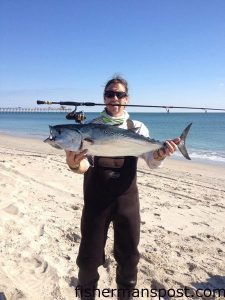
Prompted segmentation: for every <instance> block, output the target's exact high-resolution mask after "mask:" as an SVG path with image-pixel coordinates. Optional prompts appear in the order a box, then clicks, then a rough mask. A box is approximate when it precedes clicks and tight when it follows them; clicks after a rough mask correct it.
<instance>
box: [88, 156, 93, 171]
mask: <svg viewBox="0 0 225 300" xmlns="http://www.w3.org/2000/svg"><path fill="white" fill-rule="evenodd" d="M87 160H88V162H89V164H90V167H92V168H93V167H94V157H93V156H91V155H87Z"/></svg>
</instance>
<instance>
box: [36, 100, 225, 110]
mask: <svg viewBox="0 0 225 300" xmlns="http://www.w3.org/2000/svg"><path fill="white" fill-rule="evenodd" d="M37 104H47V105H51V104H58V105H68V106H105V104H104V103H95V102H74V101H59V102H55V101H43V100H37ZM110 105H112V106H128V107H149V108H165V109H166V110H169V109H173V108H177V109H198V110H199V109H200V110H205V111H207V110H216V111H225V108H212V107H193V106H171V105H168V106H166V105H142V104H110Z"/></svg>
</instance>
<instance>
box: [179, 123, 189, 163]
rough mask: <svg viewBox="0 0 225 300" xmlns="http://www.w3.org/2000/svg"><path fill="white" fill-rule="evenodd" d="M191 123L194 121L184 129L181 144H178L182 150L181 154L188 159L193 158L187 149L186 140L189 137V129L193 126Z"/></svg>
mask: <svg viewBox="0 0 225 300" xmlns="http://www.w3.org/2000/svg"><path fill="white" fill-rule="evenodd" d="M191 125H192V123H190V124H189V125H188V126H187V127H186V128H185V129H184V131H183V132H182V134H181V136H180V139H181V141H180V143H179V145H177V147H178V149H179V150H180V152H181V154H182V155H183V156H184V157H185V158H186V159H189V160H191V158H190V156H189V154H188V152H187V149H186V147H185V142H186V137H187V135H188V132H189V130H190V128H191Z"/></svg>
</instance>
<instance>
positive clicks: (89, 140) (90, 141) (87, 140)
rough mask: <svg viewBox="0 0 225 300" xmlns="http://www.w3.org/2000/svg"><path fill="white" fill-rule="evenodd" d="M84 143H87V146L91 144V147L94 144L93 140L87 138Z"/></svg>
mask: <svg viewBox="0 0 225 300" xmlns="http://www.w3.org/2000/svg"><path fill="white" fill-rule="evenodd" d="M83 141H85V142H86V143H87V144H91V145H93V144H94V141H93V140H92V139H89V138H85V139H83Z"/></svg>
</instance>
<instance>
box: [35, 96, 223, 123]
mask: <svg viewBox="0 0 225 300" xmlns="http://www.w3.org/2000/svg"><path fill="white" fill-rule="evenodd" d="M37 104H47V105H51V104H58V105H62V106H64V105H66V106H75V109H74V111H72V112H70V113H69V114H68V115H67V116H66V118H67V119H70V120H75V121H76V122H77V123H81V122H82V121H84V120H85V119H86V117H85V115H84V113H83V112H77V111H76V110H77V107H78V106H105V103H95V102H74V101H59V102H56V101H43V100H37ZM110 105H112V106H128V107H148V108H165V109H166V111H167V113H169V112H170V109H173V108H177V109H197V110H204V111H205V112H207V111H208V110H213V111H225V108H212V107H193V106H172V105H142V104H117V103H115V104H110Z"/></svg>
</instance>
